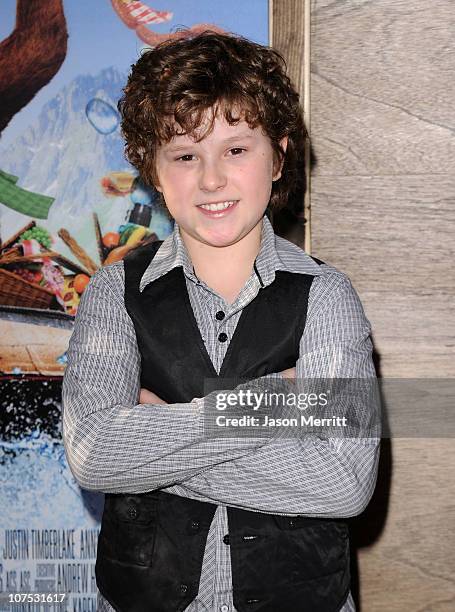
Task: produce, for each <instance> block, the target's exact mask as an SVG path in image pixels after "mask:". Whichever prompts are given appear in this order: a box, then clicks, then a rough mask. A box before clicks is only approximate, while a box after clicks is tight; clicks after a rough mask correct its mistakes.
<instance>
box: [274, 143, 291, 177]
mask: <svg viewBox="0 0 455 612" xmlns="http://www.w3.org/2000/svg"><path fill="white" fill-rule="evenodd" d="M280 146H281V148H282V149H283V151H284V152H285V153H286V149H287V148H288V137H287V136H284V138H282V139H281V140H280ZM283 164H284V159H283V160H282V161H281V162H279V165H278V168H277V169H276V170H275V173H274V175H273V177H272V181H277V180H278V179H279V178H281V171H282V170H283Z"/></svg>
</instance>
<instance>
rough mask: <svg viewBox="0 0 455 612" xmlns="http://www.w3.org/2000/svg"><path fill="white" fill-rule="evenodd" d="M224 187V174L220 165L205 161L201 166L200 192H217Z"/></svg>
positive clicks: (214, 161) (217, 162)
mask: <svg viewBox="0 0 455 612" xmlns="http://www.w3.org/2000/svg"><path fill="white" fill-rule="evenodd" d="M225 185H226V173H225V172H224V170H223V166H222V163H221V162H219V161H217V160H206V161H204V163H203V164H201V171H200V176H199V187H200V189H201V190H202V191H217V190H218V189H221V188H222V187H224V186H225Z"/></svg>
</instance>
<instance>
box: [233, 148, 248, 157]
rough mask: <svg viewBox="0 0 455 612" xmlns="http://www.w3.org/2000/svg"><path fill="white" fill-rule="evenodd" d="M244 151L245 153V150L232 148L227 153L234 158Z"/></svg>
mask: <svg viewBox="0 0 455 612" xmlns="http://www.w3.org/2000/svg"><path fill="white" fill-rule="evenodd" d="M244 151H246V149H244V148H242V147H233V148H232V149H229V152H230V153H231V154H232V156H234V157H237V156H238V155H241V154H242V153H243V152H244Z"/></svg>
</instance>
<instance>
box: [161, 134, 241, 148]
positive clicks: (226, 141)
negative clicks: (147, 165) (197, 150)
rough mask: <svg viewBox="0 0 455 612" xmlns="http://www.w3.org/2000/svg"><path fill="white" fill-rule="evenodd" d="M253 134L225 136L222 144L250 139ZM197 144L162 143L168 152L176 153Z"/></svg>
mask: <svg viewBox="0 0 455 612" xmlns="http://www.w3.org/2000/svg"><path fill="white" fill-rule="evenodd" d="M252 138H253V135H252V134H250V133H249V132H241V133H239V134H236V135H235V136H230V137H229V138H226V139H225V140H223V141H222V144H224V145H228V144H230V143H231V142H236V141H238V140H252ZM196 144H198V143H197V142H189V143H186V144H182V145H178V144H175V145H171V144H169V145H164V149H165V150H166V151H167V152H169V153H176V152H177V151H185V150H187V149H188V148H190V147H192V146H194V145H196Z"/></svg>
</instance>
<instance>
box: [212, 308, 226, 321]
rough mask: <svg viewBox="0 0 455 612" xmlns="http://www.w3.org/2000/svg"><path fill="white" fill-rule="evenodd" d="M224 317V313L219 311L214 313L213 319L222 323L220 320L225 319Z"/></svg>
mask: <svg viewBox="0 0 455 612" xmlns="http://www.w3.org/2000/svg"><path fill="white" fill-rule="evenodd" d="M225 316H226V315H225V314H224V312H223V311H222V310H219V311H218V312H217V313H216V315H215V317H216V319H217V320H218V321H222V320H223V319H224V317H225Z"/></svg>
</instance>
